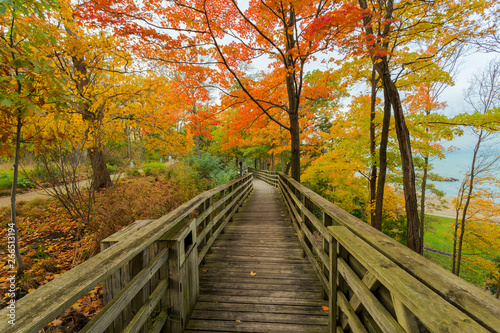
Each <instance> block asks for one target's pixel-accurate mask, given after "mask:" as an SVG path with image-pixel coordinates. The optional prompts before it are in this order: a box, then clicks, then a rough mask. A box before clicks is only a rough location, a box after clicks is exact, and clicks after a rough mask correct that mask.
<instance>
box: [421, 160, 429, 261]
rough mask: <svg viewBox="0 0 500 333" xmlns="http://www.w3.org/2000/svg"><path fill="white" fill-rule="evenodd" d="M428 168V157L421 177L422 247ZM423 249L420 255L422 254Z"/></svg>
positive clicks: (422, 241) (422, 243)
mask: <svg viewBox="0 0 500 333" xmlns="http://www.w3.org/2000/svg"><path fill="white" fill-rule="evenodd" d="M428 167H429V155H426V156H425V157H424V174H423V175H422V192H421V194H420V244H421V245H422V246H423V245H424V231H425V229H424V227H425V225H424V223H425V189H426V186H427V168H428ZM423 252H424V249H422V251H421V252H420V253H423Z"/></svg>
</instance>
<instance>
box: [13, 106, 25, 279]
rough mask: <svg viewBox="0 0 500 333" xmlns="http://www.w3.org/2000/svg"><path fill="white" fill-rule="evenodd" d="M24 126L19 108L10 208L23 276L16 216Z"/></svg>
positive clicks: (19, 265)
mask: <svg viewBox="0 0 500 333" xmlns="http://www.w3.org/2000/svg"><path fill="white" fill-rule="evenodd" d="M22 127H23V123H22V119H21V110H18V115H17V126H16V151H15V155H14V175H13V177H12V178H13V179H12V191H11V193H10V208H11V215H10V216H11V222H12V229H14V248H15V255H16V261H17V276H21V275H22V274H23V270H24V264H23V257H22V256H21V251H20V249H19V232H18V228H17V217H16V192H17V179H18V174H19V155H20V151H21V130H22Z"/></svg>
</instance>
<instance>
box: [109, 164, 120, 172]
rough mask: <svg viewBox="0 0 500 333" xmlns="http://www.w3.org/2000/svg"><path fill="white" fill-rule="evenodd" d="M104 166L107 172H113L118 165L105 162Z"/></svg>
mask: <svg viewBox="0 0 500 333" xmlns="http://www.w3.org/2000/svg"><path fill="white" fill-rule="evenodd" d="M106 168H107V169H108V172H109V173H115V172H116V169H118V166H117V165H113V164H108V163H106Z"/></svg>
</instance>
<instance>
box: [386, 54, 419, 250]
mask: <svg viewBox="0 0 500 333" xmlns="http://www.w3.org/2000/svg"><path fill="white" fill-rule="evenodd" d="M376 67H377V71H378V72H379V74H380V76H381V77H382V80H383V83H384V89H387V92H388V96H389V98H390V100H391V104H392V107H393V109H394V123H395V127H396V135H397V138H398V144H399V152H400V154H401V166H402V171H403V190H404V196H405V208H406V220H407V237H406V240H407V246H408V247H409V248H410V249H412V250H413V251H415V252H417V253H421V250H422V248H423V247H422V244H420V219H419V216H418V201H417V191H416V188H415V170H414V167H413V157H412V154H411V142H410V133H409V131H408V128H407V127H406V122H405V119H404V114H403V107H402V105H401V99H400V97H399V92H398V89H397V87H396V85H395V83H394V82H393V81H392V79H391V76H390V73H389V67H388V64H387V58H385V57H384V58H383V60H382V61H381V62H379V63H378V64H377V65H376Z"/></svg>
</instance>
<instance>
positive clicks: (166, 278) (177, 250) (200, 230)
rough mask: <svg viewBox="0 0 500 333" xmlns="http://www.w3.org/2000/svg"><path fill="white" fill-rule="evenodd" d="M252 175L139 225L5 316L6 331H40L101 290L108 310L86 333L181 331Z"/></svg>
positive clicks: (2, 327)
mask: <svg viewBox="0 0 500 333" xmlns="http://www.w3.org/2000/svg"><path fill="white" fill-rule="evenodd" d="M252 178H253V177H252V175H251V174H248V175H246V176H244V177H241V178H239V179H236V180H234V181H231V182H229V183H227V184H225V185H222V186H219V187H217V188H214V189H212V190H210V191H207V192H204V193H202V194H200V195H198V196H196V197H195V198H193V199H192V200H190V201H188V202H187V203H185V204H183V205H182V206H180V207H178V208H177V209H175V210H174V211H172V212H170V213H168V214H167V215H165V216H163V217H161V218H159V219H157V220H145V221H137V222H135V223H134V224H132V225H130V226H128V227H127V228H125V229H123V230H121V231H119V232H117V233H115V234H114V235H112V236H111V237H109V238H107V239H105V240H104V241H103V242H102V252H101V253H99V254H98V255H96V256H95V257H93V258H91V259H89V260H87V261H85V262H84V263H82V264H80V265H79V266H77V267H75V268H74V269H72V270H70V271H68V272H66V273H65V274H63V275H61V276H59V277H58V278H56V279H55V280H53V281H51V282H49V283H47V284H45V285H43V286H42V287H40V288H39V289H37V290H35V291H33V292H32V293H30V294H28V295H26V296H25V297H23V298H22V299H20V300H19V301H17V302H16V303H15V305H16V309H15V318H16V320H15V325H11V324H9V323H8V322H7V320H8V314H9V313H10V312H9V311H10V310H9V309H7V308H5V309H3V310H2V311H0V318H2V320H1V321H0V332H6V333H7V332H38V331H39V330H41V329H43V328H44V327H45V326H46V325H47V324H48V323H49V322H51V321H52V320H54V319H55V318H56V317H57V316H58V315H60V314H61V313H63V312H64V311H66V310H67V309H69V308H70V307H71V305H72V304H74V303H75V302H76V301H78V300H79V299H81V298H82V297H83V296H84V295H86V294H88V293H89V292H90V291H91V290H92V289H93V288H94V287H96V286H97V285H99V284H100V283H102V284H103V293H104V303H105V306H104V308H103V309H102V310H101V311H100V312H99V313H98V314H97V315H96V316H95V317H94V318H93V319H92V320H91V321H90V322H89V323H88V324H87V325H86V326H85V328H84V329H83V330H82V332H146V331H150V332H161V331H162V332H182V331H183V329H184V327H185V325H186V324H187V320H188V319H189V316H190V314H191V312H192V310H193V308H194V305H195V303H196V300H197V298H198V294H199V272H198V270H199V269H198V266H199V265H200V263H201V262H202V261H203V259H204V257H205V255H206V254H207V252H208V251H209V249H210V246H211V245H212V243H213V242H214V240H215V238H216V237H217V236H218V235H219V234H220V233H221V232H222V230H223V228H224V226H225V225H226V223H227V222H228V221H230V219H231V217H232V216H233V214H234V213H235V212H236V211H237V210H238V207H239V206H240V205H241V204H242V203H243V201H244V200H245V198H246V197H247V196H248V194H249V193H250V191H251V190H252V188H253V186H252Z"/></svg>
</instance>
